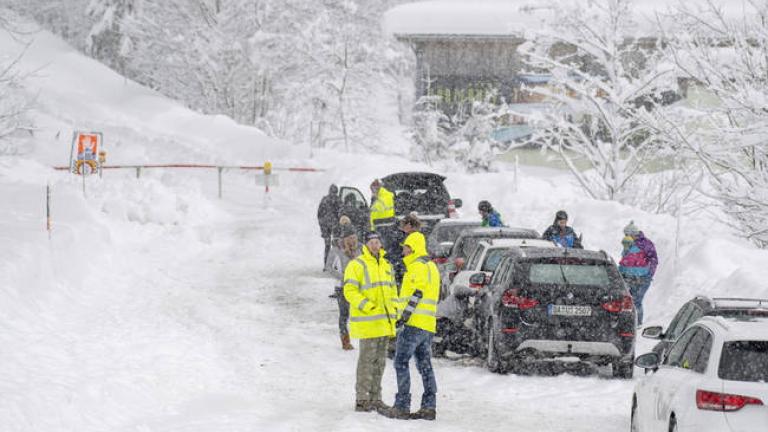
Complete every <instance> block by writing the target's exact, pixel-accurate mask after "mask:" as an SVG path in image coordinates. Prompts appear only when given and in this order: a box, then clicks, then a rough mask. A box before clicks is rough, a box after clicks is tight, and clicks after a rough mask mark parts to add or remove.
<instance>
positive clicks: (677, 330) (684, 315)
mask: <svg viewBox="0 0 768 432" xmlns="http://www.w3.org/2000/svg"><path fill="white" fill-rule="evenodd" d="M693 308H694V305H693V303H691V302H688V303H686V304H685V305H683V307H681V308H680V310H679V311H678V312H677V314H676V315H675V317H674V318H673V319H672V321H671V322H670V323H669V327H667V330H666V331H665V332H664V338H663V339H662V340H661V341H659V343H658V344H656V346H654V347H653V352H655V353H656V354H658V355H659V358H660V359H661V361H662V363H663V362H664V358H665V357H666V354H667V352H668V351H669V348H670V347H671V346H672V344H673V343H675V340H677V338H678V337H679V336H680V334H682V333H683V330H685V328H686V325H687V323H688V318H689V317H690V316H691V313H693Z"/></svg>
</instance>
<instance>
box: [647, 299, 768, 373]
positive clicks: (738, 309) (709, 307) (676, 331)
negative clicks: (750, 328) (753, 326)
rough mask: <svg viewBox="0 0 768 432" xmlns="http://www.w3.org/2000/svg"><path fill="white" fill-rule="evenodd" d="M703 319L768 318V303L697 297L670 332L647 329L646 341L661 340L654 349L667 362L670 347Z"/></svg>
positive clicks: (672, 322) (670, 328) (759, 300)
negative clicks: (718, 317) (711, 317)
mask: <svg viewBox="0 0 768 432" xmlns="http://www.w3.org/2000/svg"><path fill="white" fill-rule="evenodd" d="M703 316H722V317H740V316H763V317H768V300H766V299H749V298H708V297H705V296H696V297H694V298H692V299H691V300H688V301H687V302H686V303H685V304H684V305H683V306H682V307H681V308H680V310H678V311H677V314H675V317H674V318H672V321H671V322H670V323H669V325H668V326H667V330H666V331H664V328H663V327H661V326H651V327H646V328H645V329H644V330H643V337H646V338H649V339H658V340H659V342H658V343H657V344H656V345H655V346H654V347H653V352H655V353H656V354H658V355H659V359H660V360H663V359H664V356H665V355H666V353H667V351H668V350H669V347H671V346H672V344H673V343H674V342H675V341H676V340H677V338H678V337H679V336H680V335H681V334H683V331H685V329H687V328H688V327H690V326H691V325H692V324H693V323H695V322H696V321H697V320H698V319H699V318H701V317H703Z"/></svg>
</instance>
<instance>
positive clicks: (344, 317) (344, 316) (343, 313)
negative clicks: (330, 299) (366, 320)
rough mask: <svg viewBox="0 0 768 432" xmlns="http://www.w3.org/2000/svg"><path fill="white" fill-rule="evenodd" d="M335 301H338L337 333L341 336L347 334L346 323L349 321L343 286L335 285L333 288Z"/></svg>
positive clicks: (347, 304)
mask: <svg viewBox="0 0 768 432" xmlns="http://www.w3.org/2000/svg"><path fill="white" fill-rule="evenodd" d="M334 292H335V295H336V301H337V302H338V303H339V334H340V335H342V336H345V335H348V334H349V329H348V328H347V323H348V322H349V302H348V301H347V299H346V298H344V289H343V287H340V286H337V287H336V288H335V289H334Z"/></svg>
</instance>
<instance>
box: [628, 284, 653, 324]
mask: <svg viewBox="0 0 768 432" xmlns="http://www.w3.org/2000/svg"><path fill="white" fill-rule="evenodd" d="M624 281H625V282H626V283H627V286H628V287H629V294H631V295H632V302H633V303H634V304H635V310H637V324H638V325H640V324H642V323H643V297H645V293H647V292H648V288H650V287H651V278H650V277H625V278H624Z"/></svg>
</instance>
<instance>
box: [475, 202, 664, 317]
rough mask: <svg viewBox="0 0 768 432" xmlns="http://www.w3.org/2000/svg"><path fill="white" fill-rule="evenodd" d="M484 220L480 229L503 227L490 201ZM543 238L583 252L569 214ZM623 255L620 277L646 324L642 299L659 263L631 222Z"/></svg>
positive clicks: (482, 209)
mask: <svg viewBox="0 0 768 432" xmlns="http://www.w3.org/2000/svg"><path fill="white" fill-rule="evenodd" d="M477 210H478V212H479V213H480V217H481V218H482V224H481V226H484V227H501V226H504V223H503V222H502V221H501V215H500V214H499V212H497V211H496V210H494V208H493V206H492V205H491V203H490V202H488V201H485V200H483V201H480V203H479V204H478V207H477ZM542 237H543V238H544V239H545V240H549V241H552V242H554V243H555V244H557V245H558V246H561V247H564V248H575V249H583V248H584V246H583V245H582V243H581V236H580V235H576V231H574V229H573V228H572V227H570V226H568V213H567V212H566V211H565V210H558V211H557V212H556V213H555V220H554V221H553V222H552V225H550V226H549V227H547V229H546V230H545V231H544V234H543V235H542ZM621 245H622V251H621V260H620V261H619V273H621V276H622V278H623V279H624V282H625V283H626V285H627V288H629V293H630V295H631V296H632V301H633V302H634V304H635V309H636V310H637V324H638V326H640V325H642V323H643V298H644V297H645V294H646V293H647V292H648V289H649V288H650V286H651V281H652V280H653V277H654V275H655V274H656V267H657V266H658V264H659V259H658V256H657V254H656V246H655V245H654V244H653V242H652V241H651V240H649V239H648V238H647V237H646V236H645V234H644V233H643V232H642V231H640V229H638V228H637V226H635V223H634V221H631V222H630V223H629V224H628V225H627V226H626V227H624V237H623V238H622V240H621Z"/></svg>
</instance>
